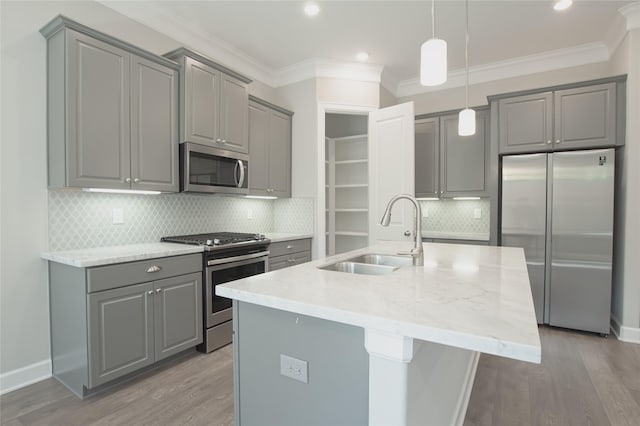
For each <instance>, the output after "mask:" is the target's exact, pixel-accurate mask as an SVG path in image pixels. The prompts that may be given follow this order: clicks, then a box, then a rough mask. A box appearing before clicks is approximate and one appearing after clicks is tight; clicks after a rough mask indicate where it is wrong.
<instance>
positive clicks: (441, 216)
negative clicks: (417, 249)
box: [420, 198, 490, 234]
mask: <svg viewBox="0 0 640 426" xmlns="http://www.w3.org/2000/svg"><path fill="white" fill-rule="evenodd" d="M420 207H422V210H423V215H422V216H423V217H422V231H423V232H429V231H431V232H451V233H462V234H489V228H490V226H489V225H490V224H489V213H490V201H489V199H487V198H483V199H480V200H438V201H420ZM475 209H480V212H481V215H482V217H481V218H480V219H475V218H474V217H473V213H474V210H475ZM425 210H426V211H427V212H428V214H429V217H424V212H425Z"/></svg>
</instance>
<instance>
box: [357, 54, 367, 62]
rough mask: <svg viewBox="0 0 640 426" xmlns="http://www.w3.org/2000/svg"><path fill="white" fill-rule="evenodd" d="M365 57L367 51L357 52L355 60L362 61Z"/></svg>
mask: <svg viewBox="0 0 640 426" xmlns="http://www.w3.org/2000/svg"><path fill="white" fill-rule="evenodd" d="M367 59H369V54H368V53H367V52H358V54H357V55H356V60H358V61H360V62H364V61H366V60H367Z"/></svg>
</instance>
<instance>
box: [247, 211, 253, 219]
mask: <svg viewBox="0 0 640 426" xmlns="http://www.w3.org/2000/svg"><path fill="white" fill-rule="evenodd" d="M247 219H253V209H247Z"/></svg>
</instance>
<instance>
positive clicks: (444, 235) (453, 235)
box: [422, 229, 489, 241]
mask: <svg viewBox="0 0 640 426" xmlns="http://www.w3.org/2000/svg"><path fill="white" fill-rule="evenodd" d="M422 238H440V239H446V240H475V241H489V233H488V232H487V233H474V232H448V231H425V230H424V229H423V230H422Z"/></svg>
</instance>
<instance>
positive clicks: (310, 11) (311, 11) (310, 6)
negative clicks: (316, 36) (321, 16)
mask: <svg viewBox="0 0 640 426" xmlns="http://www.w3.org/2000/svg"><path fill="white" fill-rule="evenodd" d="M304 13H305V14H306V15H307V16H316V15H317V14H318V13H320V6H318V5H317V4H316V3H307V4H306V5H305V6H304Z"/></svg>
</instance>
